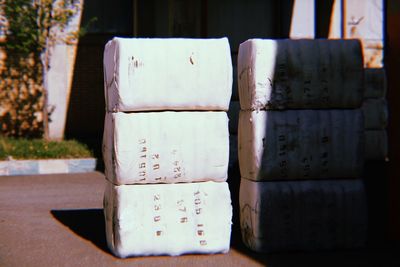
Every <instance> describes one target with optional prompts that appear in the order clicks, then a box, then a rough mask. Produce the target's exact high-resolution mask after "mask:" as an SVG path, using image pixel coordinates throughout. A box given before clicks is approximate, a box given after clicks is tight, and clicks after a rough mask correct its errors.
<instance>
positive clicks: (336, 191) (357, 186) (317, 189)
mask: <svg viewBox="0 0 400 267" xmlns="http://www.w3.org/2000/svg"><path fill="white" fill-rule="evenodd" d="M239 202H240V203H239V205H240V226H241V232H242V239H243V241H244V243H245V244H246V246H247V247H249V248H250V249H252V250H254V251H257V252H278V251H291V250H297V251H314V250H328V249H347V248H359V247H363V246H365V243H366V235H367V207H366V196H365V189H364V184H363V182H362V180H360V179H342V180H318V181H317V180H314V181H273V182H272V181H268V182H253V181H250V180H247V179H241V184H240V196H239Z"/></svg>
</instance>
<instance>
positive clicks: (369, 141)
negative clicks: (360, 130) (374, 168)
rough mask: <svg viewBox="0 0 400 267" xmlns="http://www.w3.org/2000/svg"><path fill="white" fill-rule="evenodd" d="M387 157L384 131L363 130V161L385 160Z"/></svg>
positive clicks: (386, 141)
mask: <svg viewBox="0 0 400 267" xmlns="http://www.w3.org/2000/svg"><path fill="white" fill-rule="evenodd" d="M387 156H388V140H387V132H386V130H365V160H385V159H386V158H387Z"/></svg>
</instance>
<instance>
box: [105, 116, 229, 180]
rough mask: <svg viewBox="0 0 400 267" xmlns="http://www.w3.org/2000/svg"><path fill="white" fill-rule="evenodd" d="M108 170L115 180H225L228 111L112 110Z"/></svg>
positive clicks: (107, 130) (108, 122)
mask: <svg viewBox="0 0 400 267" xmlns="http://www.w3.org/2000/svg"><path fill="white" fill-rule="evenodd" d="M103 157H104V163H105V174H106V177H107V179H109V180H110V181H111V182H112V183H114V184H119V185H121V184H137V183H140V184H145V183H179V182H198V181H210V180H212V181H226V179H227V171H228V163H229V132H228V117H227V115H226V112H222V111H220V112H183V111H180V112H173V111H166V112H139V113H123V112H117V113H107V114H106V119H105V126H104V137H103Z"/></svg>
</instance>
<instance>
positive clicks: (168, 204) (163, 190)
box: [104, 181, 232, 258]
mask: <svg viewBox="0 0 400 267" xmlns="http://www.w3.org/2000/svg"><path fill="white" fill-rule="evenodd" d="M104 213H105V222H106V237H107V243H108V246H109V248H110V250H111V251H112V252H113V253H114V254H115V255H116V256H118V257H121V258H124V257H128V256H145V255H180V254H186V253H226V252H228V250H229V246H230V234H231V219H232V206H231V198H230V193H229V189H228V184H227V183H225V182H223V183H215V182H203V183H183V184H167V185H166V184H162V185H121V186H116V185H113V184H111V183H110V182H108V181H107V182H106V189H105V195H104Z"/></svg>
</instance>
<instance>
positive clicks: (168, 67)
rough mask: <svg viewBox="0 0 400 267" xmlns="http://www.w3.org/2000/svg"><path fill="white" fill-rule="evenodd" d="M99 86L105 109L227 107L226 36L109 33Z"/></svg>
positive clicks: (229, 80) (228, 67) (229, 78)
mask: <svg viewBox="0 0 400 267" xmlns="http://www.w3.org/2000/svg"><path fill="white" fill-rule="evenodd" d="M104 88H105V97H106V107H107V110H108V111H110V112H118V111H143V110H228V106H229V100H230V97H231V94H232V60H231V54H230V47H229V42H228V39H227V38H221V39H184V38H180V39H174V38H170V39H168V38H164V39H151V38H143V39H141V38H130V39H128V38H114V39H112V40H111V41H109V42H108V43H107V44H106V46H105V50H104Z"/></svg>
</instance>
